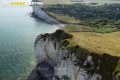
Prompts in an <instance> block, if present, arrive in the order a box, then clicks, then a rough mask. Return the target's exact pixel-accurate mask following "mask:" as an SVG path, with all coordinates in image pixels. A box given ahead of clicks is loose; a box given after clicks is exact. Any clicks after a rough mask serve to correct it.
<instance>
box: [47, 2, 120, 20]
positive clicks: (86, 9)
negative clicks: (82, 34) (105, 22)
mask: <svg viewBox="0 0 120 80" xmlns="http://www.w3.org/2000/svg"><path fill="white" fill-rule="evenodd" d="M46 10H47V11H50V12H54V13H62V14H64V15H66V14H68V15H69V16H71V17H72V16H74V17H75V18H76V19H82V20H85V19H90V18H94V17H104V18H107V19H112V20H119V19H120V4H109V5H108V4H104V5H99V6H90V5H87V4H72V5H62V4H57V5H51V6H50V7H48V8H47V9H46Z"/></svg>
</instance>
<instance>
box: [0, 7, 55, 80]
mask: <svg viewBox="0 0 120 80" xmlns="http://www.w3.org/2000/svg"><path fill="white" fill-rule="evenodd" d="M31 12H32V8H31V7H3V6H0V80H18V78H20V77H23V76H27V75H29V73H30V72H31V70H32V69H33V68H34V66H35V56H34V50H33V46H34V41H35V38H36V37H37V35H38V34H40V33H46V32H47V33H51V32H54V31H55V30H56V29H57V27H54V26H52V25H50V24H47V23H45V22H43V21H41V20H38V19H35V18H32V17H30V15H29V14H30V13H31Z"/></svg>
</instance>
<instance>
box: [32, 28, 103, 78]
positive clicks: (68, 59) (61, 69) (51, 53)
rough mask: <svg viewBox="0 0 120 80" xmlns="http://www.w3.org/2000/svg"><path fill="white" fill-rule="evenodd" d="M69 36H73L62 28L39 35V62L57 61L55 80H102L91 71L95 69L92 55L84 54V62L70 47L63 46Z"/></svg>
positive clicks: (37, 51) (37, 49)
mask: <svg viewBox="0 0 120 80" xmlns="http://www.w3.org/2000/svg"><path fill="white" fill-rule="evenodd" d="M68 38H72V35H69V34H67V33H65V32H64V31H62V30H57V31H56V32H55V33H53V34H44V35H39V36H38V37H37V39H36V41H35V45H34V50H35V56H36V59H37V63H38V64H39V63H41V62H43V61H45V60H51V61H52V62H53V63H56V66H55V67H54V74H53V75H54V76H53V80H101V79H102V77H101V75H99V74H97V73H91V70H92V69H94V63H93V61H92V56H90V55H84V58H85V59H84V60H83V61H84V62H82V60H80V59H78V58H76V55H75V54H74V53H72V51H71V50H70V49H64V48H62V41H63V40H65V39H68ZM81 64H82V65H81ZM85 66H88V68H87V67H85ZM98 67H99V66H98Z"/></svg>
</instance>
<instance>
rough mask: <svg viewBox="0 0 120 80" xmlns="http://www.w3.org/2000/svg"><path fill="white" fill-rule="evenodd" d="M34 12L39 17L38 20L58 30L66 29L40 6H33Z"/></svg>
mask: <svg viewBox="0 0 120 80" xmlns="http://www.w3.org/2000/svg"><path fill="white" fill-rule="evenodd" d="M33 12H34V13H35V15H37V17H38V18H40V19H43V20H45V21H46V22H48V23H50V24H52V25H54V26H57V27H58V28H61V27H64V26H65V25H64V24H61V23H60V22H59V21H57V20H56V19H54V18H52V17H50V16H49V15H48V14H47V13H46V12H45V11H43V10H42V9H41V7H40V6H33Z"/></svg>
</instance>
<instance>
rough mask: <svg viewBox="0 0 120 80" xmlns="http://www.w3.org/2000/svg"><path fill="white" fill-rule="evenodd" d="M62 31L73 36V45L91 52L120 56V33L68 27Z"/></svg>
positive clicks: (78, 26)
mask: <svg viewBox="0 0 120 80" xmlns="http://www.w3.org/2000/svg"><path fill="white" fill-rule="evenodd" d="M62 30H64V31H66V32H68V33H70V34H72V35H73V38H71V39H69V41H70V42H71V45H76V44H77V45H79V46H80V47H82V48H85V49H87V50H89V51H91V52H95V53H98V54H104V53H107V54H110V55H113V56H120V50H119V49H120V36H119V35H120V32H119V31H118V32H112V33H97V32H94V31H92V29H91V28H89V27H82V26H81V25H77V26H76V25H67V26H66V27H64V28H62Z"/></svg>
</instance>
